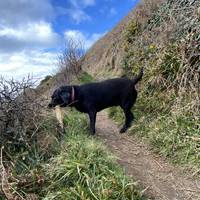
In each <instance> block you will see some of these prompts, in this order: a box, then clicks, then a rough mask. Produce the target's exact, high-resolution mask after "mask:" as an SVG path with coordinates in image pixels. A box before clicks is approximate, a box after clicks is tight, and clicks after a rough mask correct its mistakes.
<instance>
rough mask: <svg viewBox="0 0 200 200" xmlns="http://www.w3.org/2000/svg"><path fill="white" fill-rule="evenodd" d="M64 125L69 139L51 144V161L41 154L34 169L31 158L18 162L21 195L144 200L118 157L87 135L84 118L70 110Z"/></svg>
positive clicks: (45, 198)
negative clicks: (118, 160) (120, 164)
mask: <svg viewBox="0 0 200 200" xmlns="http://www.w3.org/2000/svg"><path fill="white" fill-rule="evenodd" d="M53 123H55V122H54V121H51V122H50V121H48V120H47V122H45V124H44V126H43V130H46V131H47V132H48V131H49V129H51V128H52V124H53ZM64 124H65V132H66V135H65V136H64V138H63V140H62V141H61V143H59V142H58V141H57V144H55V143H53V144H52V145H53V146H51V147H52V148H53V149H54V151H50V149H49V154H51V156H50V157H49V159H43V158H42V157H41V155H40V154H39V152H38V153H37V155H38V156H37V157H36V158H35V157H32V158H33V160H34V159H35V162H37V164H35V165H32V164H31V163H30V166H29V165H28V162H27V161H28V160H27V161H26V159H28V155H27V157H25V159H19V160H20V162H18V164H17V165H16V166H18V167H19V164H20V170H16V168H15V169H14V170H13V175H14V177H15V178H17V179H18V182H17V183H15V184H13V188H15V191H16V193H17V194H18V195H21V196H22V197H23V198H29V194H36V195H37V197H38V198H39V199H43V200H62V199H63V200H65V199H68V200H79V199H80V200H93V199H94V200H112V199H113V200H117V199H118V200H130V199H132V200H141V199H145V197H142V195H141V194H140V192H139V189H138V188H137V187H136V186H135V184H134V182H133V180H130V179H129V178H128V177H126V176H125V173H124V171H123V170H122V168H121V167H120V166H119V165H118V164H117V163H116V159H115V157H114V156H113V155H112V154H111V153H110V152H109V151H108V150H107V149H106V148H105V146H104V145H103V144H102V143H101V142H100V141H98V140H97V139H96V138H94V137H92V136H90V135H89V134H88V124H87V119H86V117H85V115H82V114H80V113H78V112H76V111H73V110H71V111H70V112H67V114H66V115H65V117H64ZM51 132H52V130H51ZM53 137H54V136H53ZM50 141H51V140H49V142H50ZM21 156H22V155H21ZM29 159H30V158H29ZM36 160H37V161H36ZM16 166H15V167H16ZM18 167H17V168H18Z"/></svg>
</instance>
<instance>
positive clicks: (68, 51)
mask: <svg viewBox="0 0 200 200" xmlns="http://www.w3.org/2000/svg"><path fill="white" fill-rule="evenodd" d="M83 49H84V48H83V44H82V42H81V41H75V40H73V39H68V40H67V41H66V44H65V47H64V49H63V51H62V52H61V53H60V55H59V56H58V70H59V71H58V76H57V79H56V82H57V85H63V84H66V83H69V82H71V81H72V79H73V78H74V77H78V75H79V73H80V72H81V70H82V58H83V56H84V50H83Z"/></svg>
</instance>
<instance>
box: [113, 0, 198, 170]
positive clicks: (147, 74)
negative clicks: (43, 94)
mask: <svg viewBox="0 0 200 200" xmlns="http://www.w3.org/2000/svg"><path fill="white" fill-rule="evenodd" d="M199 6H200V2H199V1H197V0H195V1H192V2H191V1H189V0H173V1H171V0H170V1H165V2H163V3H162V4H161V5H160V7H159V8H158V9H157V10H155V11H154V12H153V13H152V15H151V17H150V18H149V20H147V21H146V22H145V24H143V26H141V25H140V24H139V25H138V26H140V29H139V31H138V33H137V35H135V33H133V35H132V37H131V36H130V37H131V38H133V40H132V42H131V43H130V44H129V46H128V48H127V47H126V48H125V49H124V51H125V53H124V66H123V69H124V72H123V73H124V74H125V75H127V76H130V77H131V76H132V74H134V73H136V72H137V71H138V70H139V68H140V67H141V66H144V68H145V71H144V76H143V79H142V81H141V82H140V83H139V95H138V99H137V102H136V105H135V107H134V108H133V112H134V113H135V118H136V120H135V124H134V125H133V127H132V129H131V131H130V132H133V133H134V134H139V135H140V136H142V137H145V138H148V141H150V142H151V144H152V145H153V146H154V147H155V148H156V150H157V151H159V152H161V153H162V154H163V155H165V156H167V157H170V158H171V160H172V161H173V162H175V163H177V162H178V163H182V164H191V165H193V166H196V167H198V168H199V166H200V162H199V160H200V159H199V156H200V155H199V153H198V151H199V150H198V149H199V141H200V135H199V133H200V120H199V119H200V118H199V117H200V105H199V102H200V99H199V94H200V90H199V80H200V73H199V72H200V68H199V66H200V37H199V26H200V21H199V17H198V15H197V12H196V11H197V9H198V8H199ZM183 10H184V15H183V14H182V12H183ZM137 23H139V21H138V22H137ZM166 24H167V26H166ZM127 30H129V27H127ZM124 40H125V41H126V40H127V38H126V37H125V38H124ZM109 113H110V115H111V116H112V117H113V118H114V119H115V120H117V121H119V122H121V121H122V120H123V115H122V113H121V111H120V109H116V108H112V109H110V111H109ZM191 165H190V166H191Z"/></svg>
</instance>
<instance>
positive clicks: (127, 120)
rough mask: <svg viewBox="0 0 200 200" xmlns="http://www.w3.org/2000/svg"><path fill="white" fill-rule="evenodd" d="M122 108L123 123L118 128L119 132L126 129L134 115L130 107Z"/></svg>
mask: <svg viewBox="0 0 200 200" xmlns="http://www.w3.org/2000/svg"><path fill="white" fill-rule="evenodd" d="M123 110H124V115H125V123H124V125H123V127H122V129H121V130H120V133H124V132H126V130H127V129H128V128H129V127H130V126H131V123H132V121H133V119H134V115H133V113H132V112H131V110H130V109H123Z"/></svg>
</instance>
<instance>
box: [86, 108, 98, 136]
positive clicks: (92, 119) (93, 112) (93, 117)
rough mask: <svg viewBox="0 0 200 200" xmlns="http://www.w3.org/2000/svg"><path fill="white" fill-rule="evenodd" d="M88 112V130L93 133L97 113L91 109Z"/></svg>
mask: <svg viewBox="0 0 200 200" xmlns="http://www.w3.org/2000/svg"><path fill="white" fill-rule="evenodd" d="M88 114H89V118H90V131H91V134H92V135H94V134H95V123H96V115H97V113H96V112H95V111H91V112H89V113H88Z"/></svg>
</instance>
